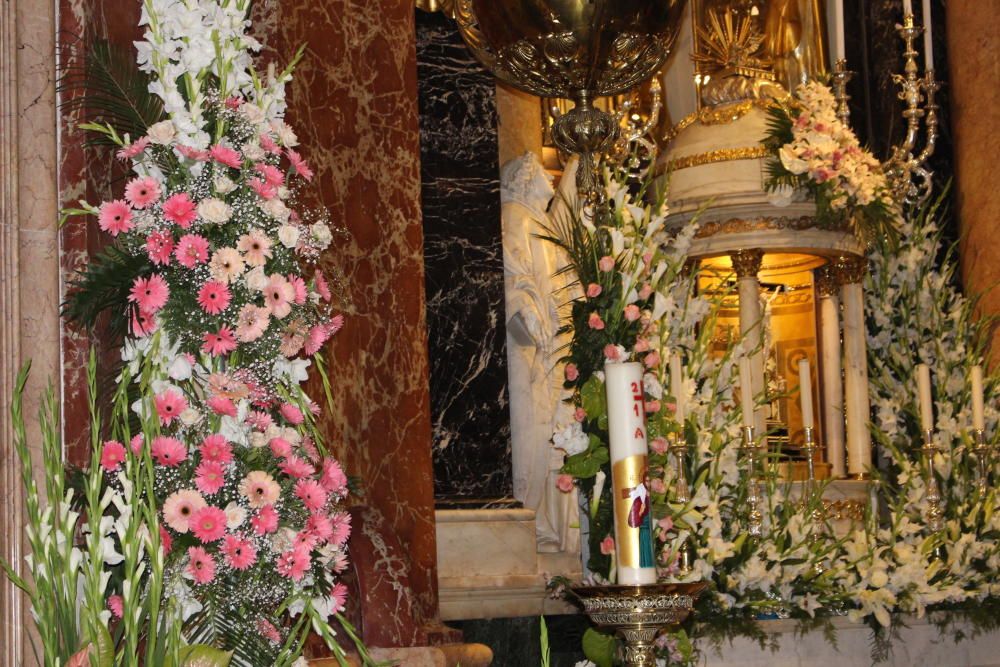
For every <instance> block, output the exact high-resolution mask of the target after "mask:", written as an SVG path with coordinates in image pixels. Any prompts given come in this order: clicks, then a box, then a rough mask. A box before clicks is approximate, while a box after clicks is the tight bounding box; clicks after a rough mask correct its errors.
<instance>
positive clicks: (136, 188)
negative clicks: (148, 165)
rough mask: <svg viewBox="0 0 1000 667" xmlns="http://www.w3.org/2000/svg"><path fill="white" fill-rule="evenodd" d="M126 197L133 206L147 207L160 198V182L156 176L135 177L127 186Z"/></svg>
mask: <svg viewBox="0 0 1000 667" xmlns="http://www.w3.org/2000/svg"><path fill="white" fill-rule="evenodd" d="M125 199H127V200H128V202H129V203H130V204H132V207H133V208H147V207H148V206H151V205H153V204H155V203H156V202H157V201H158V200H159V199H160V184H159V183H157V182H156V179H155V178H151V177H149V176H143V177H141V178H133V179H132V180H131V181H129V182H128V185H126V186H125Z"/></svg>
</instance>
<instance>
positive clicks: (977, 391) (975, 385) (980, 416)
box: [972, 366, 986, 431]
mask: <svg viewBox="0 0 1000 667" xmlns="http://www.w3.org/2000/svg"><path fill="white" fill-rule="evenodd" d="M985 412H986V411H985V410H984V409H983V367H982V366H973V367H972V428H974V429H978V430H980V431H982V430H984V429H985V428H986V414H985Z"/></svg>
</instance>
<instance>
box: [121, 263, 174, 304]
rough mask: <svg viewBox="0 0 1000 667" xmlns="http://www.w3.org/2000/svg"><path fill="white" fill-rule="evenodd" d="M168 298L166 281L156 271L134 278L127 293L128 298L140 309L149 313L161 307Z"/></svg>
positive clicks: (168, 289) (168, 290)
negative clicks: (144, 276) (143, 276)
mask: <svg viewBox="0 0 1000 667" xmlns="http://www.w3.org/2000/svg"><path fill="white" fill-rule="evenodd" d="M169 298H170V288H169V287H168V286H167V281H166V280H164V279H163V276H161V275H160V274H158V273H154V274H153V275H151V276H149V277H148V278H136V279H135V283H133V285H132V290H131V291H130V292H129V295H128V300H129V301H131V302H132V303H135V304H136V305H138V306H139V310H140V311H142V312H144V313H150V314H154V313H156V312H157V311H159V310H160V309H161V308H163V306H165V305H166V304H167V299H169Z"/></svg>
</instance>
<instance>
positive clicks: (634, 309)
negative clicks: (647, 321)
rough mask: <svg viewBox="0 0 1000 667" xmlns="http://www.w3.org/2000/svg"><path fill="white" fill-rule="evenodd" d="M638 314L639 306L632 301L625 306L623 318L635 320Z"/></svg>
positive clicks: (630, 320)
mask: <svg viewBox="0 0 1000 667" xmlns="http://www.w3.org/2000/svg"><path fill="white" fill-rule="evenodd" d="M639 315H640V312H639V306H637V305H635V304H634V303H630V304H629V305H627V306H625V319H626V320H628V321H629V322H635V321H636V320H637V319H639Z"/></svg>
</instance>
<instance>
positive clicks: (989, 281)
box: [945, 0, 1000, 367]
mask: <svg viewBox="0 0 1000 667" xmlns="http://www.w3.org/2000/svg"><path fill="white" fill-rule="evenodd" d="M945 7H946V9H947V12H948V13H947V22H946V24H947V32H948V64H949V72H948V75H949V76H948V82H947V83H948V86H949V88H950V89H951V111H952V131H953V133H954V137H955V171H956V172H957V177H956V179H955V183H956V199H957V201H958V217H959V220H960V222H961V234H962V235H961V241H960V246H959V248H960V256H961V260H962V261H961V263H962V282H963V284H964V285H965V289H966V291H967V292H968V293H969V294H970V295H977V294H978V295H981V301H980V302H979V310H980V313H981V314H982V315H984V316H998V315H1000V287H998V283H1000V246H998V245H997V242H996V229H997V223H996V216H997V211H1000V189H998V188H997V187H996V183H994V180H995V179H996V175H995V174H996V170H995V167H994V160H995V159H996V155H997V154H998V153H1000V133H998V132H997V126H998V124H1000V87H998V86H997V85H996V80H997V77H998V76H1000V39H998V38H997V35H1000V0H985V1H980V2H973V1H972V0H956V1H955V2H948V3H946V4H945ZM991 339H992V345H991V350H990V352H991V355H990V356H991V358H992V365H993V366H994V367H996V366H997V365H998V364H1000V327H995V328H994V330H993V335H992V336H991Z"/></svg>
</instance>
